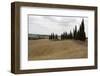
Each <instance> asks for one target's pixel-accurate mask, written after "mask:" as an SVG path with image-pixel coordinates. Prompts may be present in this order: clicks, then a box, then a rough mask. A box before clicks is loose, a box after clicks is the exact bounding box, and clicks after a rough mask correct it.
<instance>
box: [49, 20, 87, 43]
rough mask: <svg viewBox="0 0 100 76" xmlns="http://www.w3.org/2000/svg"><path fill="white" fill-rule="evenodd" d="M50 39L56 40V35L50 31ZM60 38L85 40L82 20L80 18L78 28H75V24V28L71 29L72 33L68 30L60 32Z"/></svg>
mask: <svg viewBox="0 0 100 76" xmlns="http://www.w3.org/2000/svg"><path fill="white" fill-rule="evenodd" d="M49 39H50V40H58V39H59V38H58V35H57V34H54V33H52V34H51V35H50V36H49ZM60 39H61V40H65V39H75V40H81V41H85V40H86V34H85V31H84V20H82V22H81V24H80V27H79V30H77V26H75V28H74V29H73V33H72V32H71V31H70V33H67V32H63V33H62V34H61V38H60Z"/></svg>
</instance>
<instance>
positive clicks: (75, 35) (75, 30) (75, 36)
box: [73, 26, 77, 39]
mask: <svg viewBox="0 0 100 76" xmlns="http://www.w3.org/2000/svg"><path fill="white" fill-rule="evenodd" d="M73 38H74V39H77V26H75V29H74V31H73Z"/></svg>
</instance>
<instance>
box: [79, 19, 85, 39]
mask: <svg viewBox="0 0 100 76" xmlns="http://www.w3.org/2000/svg"><path fill="white" fill-rule="evenodd" d="M78 39H79V40H82V41H85V39H86V34H85V30H84V19H83V20H82V22H81V25H80V28H79V37H78Z"/></svg>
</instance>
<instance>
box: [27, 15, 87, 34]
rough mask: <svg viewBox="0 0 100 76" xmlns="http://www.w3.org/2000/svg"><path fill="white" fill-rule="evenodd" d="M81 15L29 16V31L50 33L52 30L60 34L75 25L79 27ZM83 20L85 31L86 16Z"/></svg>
mask: <svg viewBox="0 0 100 76" xmlns="http://www.w3.org/2000/svg"><path fill="white" fill-rule="evenodd" d="M82 19H83V17H61V16H38V15H30V16H29V33H33V34H35V33H36V34H50V33H52V32H54V33H56V34H58V35H60V34H61V33H62V32H65V31H67V32H70V30H71V31H73V28H74V27H75V26H77V27H78V28H79V26H80V23H81V21H82ZM84 21H85V28H86V29H85V31H86V32H87V24H88V20H87V18H84Z"/></svg>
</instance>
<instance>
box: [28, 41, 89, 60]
mask: <svg viewBox="0 0 100 76" xmlns="http://www.w3.org/2000/svg"><path fill="white" fill-rule="evenodd" d="M87 56H88V50H87V41H85V42H82V41H79V40H59V41H53V40H48V39H39V40H28V60H48V59H75V58H87Z"/></svg>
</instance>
